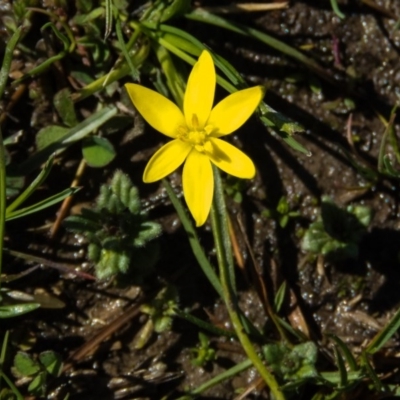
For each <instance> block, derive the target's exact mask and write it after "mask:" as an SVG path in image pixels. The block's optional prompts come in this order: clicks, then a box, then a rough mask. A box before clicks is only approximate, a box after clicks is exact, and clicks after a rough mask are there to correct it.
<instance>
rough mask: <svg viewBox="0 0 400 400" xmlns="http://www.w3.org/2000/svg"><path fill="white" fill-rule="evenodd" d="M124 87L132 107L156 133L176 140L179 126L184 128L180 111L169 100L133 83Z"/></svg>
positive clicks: (183, 119)
mask: <svg viewBox="0 0 400 400" xmlns="http://www.w3.org/2000/svg"><path fill="white" fill-rule="evenodd" d="M125 87H126V90H127V91H128V94H129V97H130V98H131V100H132V103H133V105H134V106H135V107H136V109H137V110H138V111H139V113H140V114H141V115H142V117H143V118H144V119H145V120H146V121H147V122H148V123H149V124H150V125H151V126H152V127H153V128H154V129H156V130H157V131H159V132H161V133H163V134H164V135H167V136H169V137H172V138H176V137H177V133H178V128H179V126H186V123H185V118H184V117H183V114H182V111H181V110H180V109H179V107H178V106H177V105H176V104H174V103H173V102H172V101H171V100H168V99H167V98H166V97H164V96H162V95H161V94H160V93H157V92H155V91H154V90H151V89H148V88H146V87H144V86H141V85H137V84H135V83H127V84H126V85H125Z"/></svg>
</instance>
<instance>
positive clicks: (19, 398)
mask: <svg viewBox="0 0 400 400" xmlns="http://www.w3.org/2000/svg"><path fill="white" fill-rule="evenodd" d="M0 377H1V378H2V379H3V380H4V382H6V383H7V385H8V387H9V388H10V389H11V391H12V392H13V393H14V395H15V400H24V396H22V394H21V393H20V392H19V390H18V389H17V387H16V386H15V385H14V384H13V383H12V381H11V380H10V379H9V378H8V376H7V375H6V374H5V373H4V372H2V371H0Z"/></svg>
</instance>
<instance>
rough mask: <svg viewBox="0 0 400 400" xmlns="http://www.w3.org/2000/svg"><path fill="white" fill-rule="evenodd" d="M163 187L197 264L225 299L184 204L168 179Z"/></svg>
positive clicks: (164, 180)
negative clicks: (185, 234) (186, 236)
mask: <svg viewBox="0 0 400 400" xmlns="http://www.w3.org/2000/svg"><path fill="white" fill-rule="evenodd" d="M163 185H164V187H165V190H166V191H167V194H168V196H169V199H170V200H171V203H172V205H173V206H174V207H175V210H176V212H177V214H178V216H179V219H180V221H181V222H182V225H183V228H184V229H185V231H186V233H187V235H188V239H189V243H190V247H191V248H192V250H193V254H194V256H195V257H196V260H197V262H198V263H199V265H200V267H201V269H202V270H203V272H204V274H205V276H206V277H207V279H208V280H209V281H210V283H211V285H212V286H213V287H214V289H215V290H216V292H217V293H218V294H219V295H220V296H221V298H223V291H222V287H221V283H220V281H219V278H218V276H217V274H216V273H215V271H214V268H213V267H212V265H211V264H210V262H209V261H208V259H207V256H206V255H205V253H204V250H203V248H202V247H201V245H200V241H199V238H198V236H197V233H196V230H195V228H194V226H193V224H192V222H191V220H190V218H189V216H188V214H187V212H186V211H185V209H184V207H183V205H182V203H181V202H180V200H179V199H178V197H177V196H176V194H175V192H174V190H173V189H172V187H171V185H170V183H169V182H168V181H167V180H166V179H163Z"/></svg>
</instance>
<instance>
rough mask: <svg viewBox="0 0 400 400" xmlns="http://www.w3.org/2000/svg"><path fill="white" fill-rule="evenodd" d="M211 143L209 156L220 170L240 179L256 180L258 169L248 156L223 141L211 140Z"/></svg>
mask: <svg viewBox="0 0 400 400" xmlns="http://www.w3.org/2000/svg"><path fill="white" fill-rule="evenodd" d="M209 143H211V146H209V147H208V149H207V150H208V151H209V152H207V155H208V156H209V157H210V160H211V161H212V162H213V163H214V164H215V165H216V166H217V167H218V168H220V169H222V170H223V171H225V172H226V173H228V174H230V175H233V176H237V177H238V178H243V179H251V178H254V175H255V174H256V169H255V167H254V164H253V161H252V160H251V159H250V158H249V157H247V156H246V154H244V153H243V152H242V151H240V150H239V149H238V148H236V147H235V146H232V145H231V144H229V143H228V142H225V141H224V140H221V139H216V138H210V141H209Z"/></svg>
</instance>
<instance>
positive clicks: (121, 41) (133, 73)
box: [115, 19, 139, 81]
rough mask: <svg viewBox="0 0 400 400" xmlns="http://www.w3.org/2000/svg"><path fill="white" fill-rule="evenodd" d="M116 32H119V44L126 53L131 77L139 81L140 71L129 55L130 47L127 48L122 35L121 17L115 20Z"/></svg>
mask: <svg viewBox="0 0 400 400" xmlns="http://www.w3.org/2000/svg"><path fill="white" fill-rule="evenodd" d="M115 32H116V33H117V38H118V43H119V46H120V47H121V51H122V54H123V55H124V57H125V61H126V63H127V64H128V66H129V69H130V73H131V77H132V79H133V80H134V81H137V80H138V79H139V71H138V69H137V68H136V67H135V65H134V63H133V61H132V59H131V57H130V55H129V52H128V49H127V47H126V44H125V41H124V37H123V35H122V28H121V21H120V20H119V19H117V20H116V21H115Z"/></svg>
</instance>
